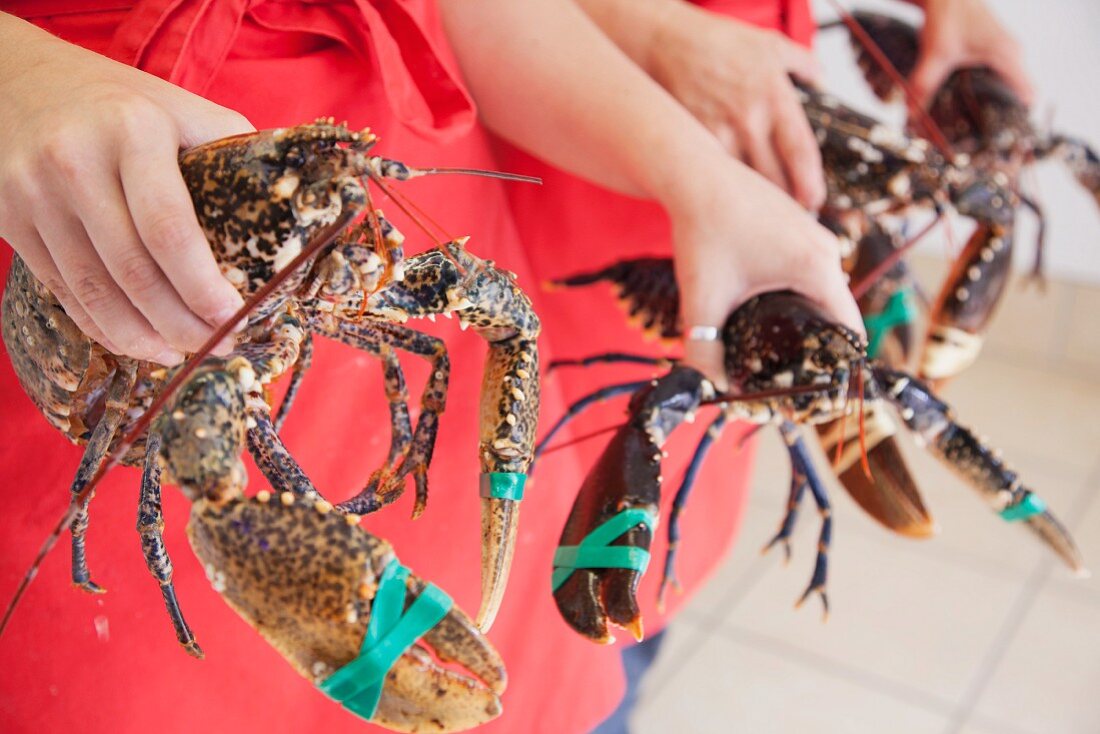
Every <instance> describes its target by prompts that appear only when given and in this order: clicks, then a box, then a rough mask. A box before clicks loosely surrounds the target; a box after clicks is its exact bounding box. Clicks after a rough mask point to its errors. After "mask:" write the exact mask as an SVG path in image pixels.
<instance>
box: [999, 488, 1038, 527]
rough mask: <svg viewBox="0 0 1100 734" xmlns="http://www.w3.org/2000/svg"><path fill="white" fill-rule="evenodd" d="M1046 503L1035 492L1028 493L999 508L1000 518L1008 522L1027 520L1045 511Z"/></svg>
mask: <svg viewBox="0 0 1100 734" xmlns="http://www.w3.org/2000/svg"><path fill="white" fill-rule="evenodd" d="M1046 509H1047V503H1046V502H1044V501H1043V498H1042V497H1040V496H1039V495H1037V494H1028V495H1027V496H1026V497H1024V498H1023V500H1021V501H1020V502H1017V503H1016V504H1014V505H1012V506H1010V507H1006V508H1004V509H1003V510H1001V519H1003V520H1008V521H1009V522H1019V521H1020V520H1027V519H1028V518H1030V517H1035V516H1036V515H1040V514H1042V513H1044V512H1046Z"/></svg>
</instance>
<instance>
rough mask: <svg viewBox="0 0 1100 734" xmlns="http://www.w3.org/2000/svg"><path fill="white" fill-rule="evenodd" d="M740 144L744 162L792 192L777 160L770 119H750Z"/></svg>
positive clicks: (780, 186) (788, 191)
mask: <svg viewBox="0 0 1100 734" xmlns="http://www.w3.org/2000/svg"><path fill="white" fill-rule="evenodd" d="M741 144H742V145H743V146H744V149H745V158H746V161H745V162H746V163H748V164H749V165H750V166H752V167H753V168H754V169H756V171H757V172H758V173H760V174H761V175H762V176H764V177H765V178H766V179H768V180H769V181H771V182H772V183H773V184H775V185H776V186H778V187H779V188H781V189H783V190H784V191H786V192H787V193H792V192H791V187H790V185H789V184H788V182H787V175H786V173H784V171H783V165H782V164H781V163H780V162H779V155H778V152H777V151H776V149H775V146H774V145H773V144H772V126H771V120H770V119H768V118H765V117H759V118H757V119H750V120H749V121H748V122H747V124H746V127H745V129H744V131H743V132H742V134H741Z"/></svg>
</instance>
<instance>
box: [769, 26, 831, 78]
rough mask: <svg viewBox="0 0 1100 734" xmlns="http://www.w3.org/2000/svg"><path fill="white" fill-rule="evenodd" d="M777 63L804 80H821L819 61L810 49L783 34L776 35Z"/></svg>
mask: <svg viewBox="0 0 1100 734" xmlns="http://www.w3.org/2000/svg"><path fill="white" fill-rule="evenodd" d="M777 41H778V50H779V51H778V52H779V63H780V64H782V65H783V68H784V69H786V70H787V71H789V72H790V73H792V74H794V75H795V76H797V77H798V78H799V79H801V80H802V81H804V82H809V83H810V84H818V83H820V82H821V63H820V62H819V61H818V60H817V57H816V56H814V54H813V52H812V51H810V49H808V48H806V47H805V46H802V45H800V44H797V43H795V42H794V41H792V40H790V39H789V38H786V37H785V36H778V37H777Z"/></svg>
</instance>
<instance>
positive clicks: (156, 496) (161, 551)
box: [137, 431, 203, 658]
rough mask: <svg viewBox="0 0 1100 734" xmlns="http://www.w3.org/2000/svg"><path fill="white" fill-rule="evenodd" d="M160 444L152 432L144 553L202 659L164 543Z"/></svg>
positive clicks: (180, 629)
mask: <svg viewBox="0 0 1100 734" xmlns="http://www.w3.org/2000/svg"><path fill="white" fill-rule="evenodd" d="M160 446H161V437H160V434H159V433H157V432H156V431H150V432H149V435H148V438H147V439H146V441H145V466H144V468H143V470H142V474H141V500H140V502H139V503H138V513H137V531H138V535H140V536H141V553H142V555H143V556H145V565H146V566H148V568H149V573H151V574H153V578H154V579H156V580H157V583H158V584H160V593H161V595H162V596H163V597H164V608H165V609H166V610H167V611H168V617H169V618H170V619H171V620H172V627H173V628H174V629H175V631H176V639H177V640H179V643H180V645H182V646H183V649H184V650H185V651H186V652H187V654H188V655H192V656H194V657H196V658H202V657H203V652H202V648H201V647H199V643H198V642H197V641H196V640H195V635H194V633H193V632H191V628H190V627H189V626H188V625H187V622H186V620H184V618H183V612H182V610H180V605H179V600H178V599H177V598H176V588H175V586H174V585H173V584H172V559H171V558H169V557H168V548H167V547H166V546H165V544H164V515H163V514H162V513H161V505H160V474H161V467H160V458H159V454H160Z"/></svg>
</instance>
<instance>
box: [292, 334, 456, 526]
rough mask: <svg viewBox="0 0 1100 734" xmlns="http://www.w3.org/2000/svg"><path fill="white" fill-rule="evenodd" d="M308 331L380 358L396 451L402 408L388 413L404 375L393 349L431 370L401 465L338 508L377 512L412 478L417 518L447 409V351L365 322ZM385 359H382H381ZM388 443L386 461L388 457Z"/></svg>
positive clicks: (427, 339)
mask: <svg viewBox="0 0 1100 734" xmlns="http://www.w3.org/2000/svg"><path fill="white" fill-rule="evenodd" d="M314 328H315V329H317V330H319V332H320V333H323V334H324V335H326V336H330V337H332V338H333V339H337V340H339V341H342V342H344V343H345V344H348V345H350V346H353V347H356V348H358V349H362V350H364V351H367V352H369V353H371V354H376V355H379V356H382V358H383V365H384V371H385V372H386V373H387V378H386V380H387V386H386V392H387V396H389V397H390V406H391V408H390V410H391V417H394V427H395V438H394V441H395V443H397V444H398V445H401V444H406V443H407V442H406V441H405V438H404V436H401V438H397V436H398V435H399V434H401V433H402V432H404V431H405V430H407V429H406V428H405V426H404V425H403V424H399V421H400V420H401V416H402V415H404V417H405V418H406V419H407V417H408V413H407V408H405V409H402V408H396V409H395V408H394V407H393V406H394V400H395V399H396V400H398V401H400V400H401V399H402V397H403V393H402V388H403V386H404V375H403V373H401V372H400V369H401V368H400V365H399V364H397V362H396V358H395V357H394V356H393V354H392V350H393V349H399V350H401V351H405V352H410V353H412V354H415V355H417V356H420V357H423V358H425V359H427V360H428V362H429V363H430V364H431V375H430V376H429V378H428V384H427V386H425V388H424V394H423V396H422V397H421V402H420V417H419V418H418V419H417V422H416V430H415V431H413V434H412V440H411V443H407V445H408V450H407V451H404V450H402V453H403V454H404V460H403V461H402V462H401V465H400V466H399V467H397V469H396V470H394V471H393V472H392V473H391V474H390V476H389V477H387V478H382V477H381V476H380V475H378V476H376V477H372V478H371V481H370V482H368V484H367V486H366V488H364V490H363V491H362V492H360V493H359V494H358V495H356V496H355V497H352V498H351V499H349V500H346V501H345V502H343V503H341V505H340V506H341V508H342V509H345V510H348V511H349V512H355V513H358V514H366V513H369V512H374V511H375V510H378V509H381V508H382V507H385V506H386V505H388V504H390V503H391V502H393V501H394V500H396V499H397V498H398V497H400V496H401V494H402V492H403V490H404V481H403V480H404V478H405V477H406V476H408V474H409V473H412V474H413V478H414V479H415V482H416V504H415V505H414V508H413V517H414V518H415V517H419V516H420V513H422V512H423V511H424V506H425V504H426V503H427V500H428V465H429V464H430V463H431V459H432V452H433V451H434V449H435V437H436V433H437V431H438V429H439V416H440V414H441V413H442V412H443V410H444V408H445V407H446V405H447V385H448V383H449V381H450V374H451V363H450V358H449V357H448V356H447V347H446V345H444V343H443V341H442V340H441V339H437V338H436V337H433V336H429V335H427V334H422V333H420V332H417V331H413V330H412V329H408V328H406V327H404V326H400V325H397V324H389V323H382V322H373V321H365V322H362V323H359V324H349V323H346V322H332V321H329V320H327V319H317V320H316V321H315V323H314ZM387 353H389V356H388V357H387V356H386V354H387ZM394 450H395V449H394V444H392V443H391V449H390V455H391V457H392V456H393V454H394Z"/></svg>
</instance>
